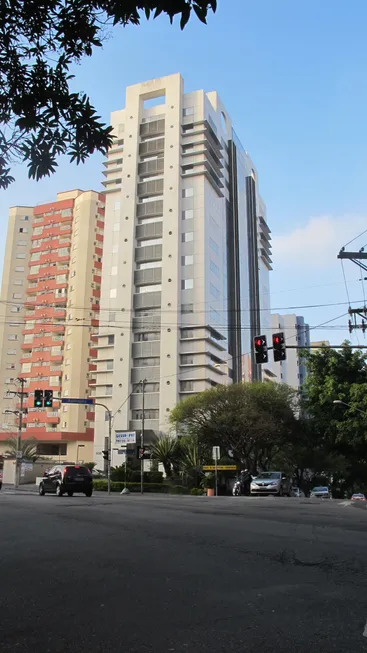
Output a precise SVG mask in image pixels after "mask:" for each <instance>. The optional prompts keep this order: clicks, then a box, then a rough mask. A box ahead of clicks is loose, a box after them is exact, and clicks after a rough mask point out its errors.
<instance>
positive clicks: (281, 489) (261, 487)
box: [250, 472, 292, 497]
mask: <svg viewBox="0 0 367 653" xmlns="http://www.w3.org/2000/svg"><path fill="white" fill-rule="evenodd" d="M250 492H251V494H252V495H261V494H275V495H278V496H279V497H282V496H284V495H285V494H286V495H287V496H288V497H290V496H291V494H292V483H291V479H290V478H288V477H287V476H286V475H285V474H284V472H262V473H261V474H259V475H258V476H255V478H254V479H253V480H252V481H251V488H250Z"/></svg>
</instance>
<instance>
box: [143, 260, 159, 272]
mask: <svg viewBox="0 0 367 653" xmlns="http://www.w3.org/2000/svg"><path fill="white" fill-rule="evenodd" d="M161 267H162V261H150V262H149V263H140V265H138V270H151V269H152V268H161Z"/></svg>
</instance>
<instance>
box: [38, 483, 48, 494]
mask: <svg viewBox="0 0 367 653" xmlns="http://www.w3.org/2000/svg"><path fill="white" fill-rule="evenodd" d="M38 494H39V495H40V497H44V496H45V494H46V493H45V486H44V485H43V483H40V484H39V487H38Z"/></svg>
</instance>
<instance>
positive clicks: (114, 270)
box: [111, 265, 118, 277]
mask: <svg viewBox="0 0 367 653" xmlns="http://www.w3.org/2000/svg"><path fill="white" fill-rule="evenodd" d="M117 270H118V267H117V265H113V266H112V268H111V275H112V276H113V277H115V276H116V274H117Z"/></svg>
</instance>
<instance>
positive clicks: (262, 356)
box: [254, 336, 268, 365]
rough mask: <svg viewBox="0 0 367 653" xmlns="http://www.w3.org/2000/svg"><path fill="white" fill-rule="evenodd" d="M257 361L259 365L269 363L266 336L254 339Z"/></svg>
mask: <svg viewBox="0 0 367 653" xmlns="http://www.w3.org/2000/svg"><path fill="white" fill-rule="evenodd" d="M254 349H255V360H256V363H257V365H261V363H267V362H268V345H267V344H266V336H255V338H254Z"/></svg>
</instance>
